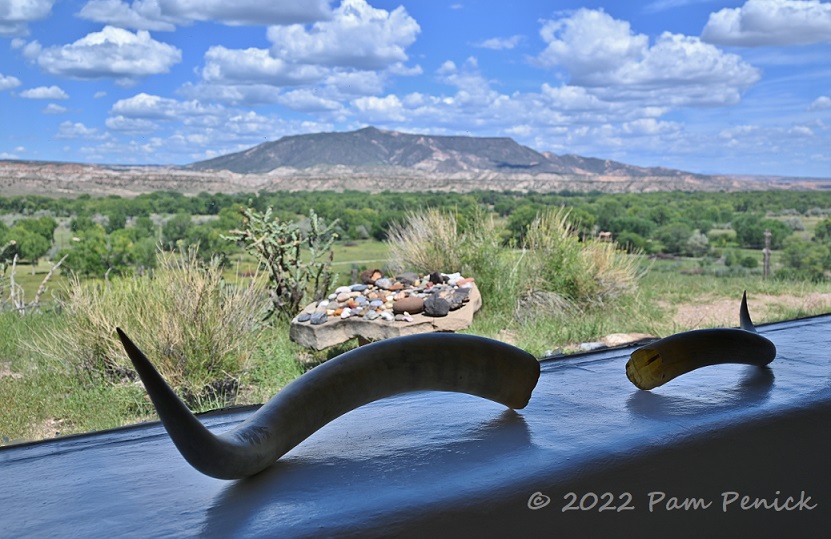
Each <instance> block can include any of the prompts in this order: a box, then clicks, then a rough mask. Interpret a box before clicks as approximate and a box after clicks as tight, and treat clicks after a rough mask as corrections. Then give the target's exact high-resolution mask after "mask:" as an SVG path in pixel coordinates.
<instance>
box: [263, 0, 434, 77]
mask: <svg viewBox="0 0 831 539" xmlns="http://www.w3.org/2000/svg"><path fill="white" fill-rule="evenodd" d="M420 31H421V28H420V27H419V25H418V23H417V22H416V21H415V19H413V18H412V17H410V15H409V14H408V13H407V11H406V10H405V9H404V8H403V7H401V6H399V7H398V8H396V9H394V10H393V11H391V12H390V11H386V10H383V9H376V8H373V7H372V6H370V5H369V4H367V3H366V1H365V0H343V1H342V2H341V5H340V6H339V7H338V8H337V9H335V10H334V12H333V17H332V19H331V20H329V21H323V22H317V23H315V24H314V25H312V27H311V28H309V29H307V28H305V27H304V26H301V25H290V26H271V27H269V29H268V34H267V35H268V39H269V40H270V41H271V42H272V43H273V45H272V47H271V53H272V56H274V57H275V58H279V59H282V60H284V61H286V62H291V63H301V64H315V65H322V66H341V67H352V68H356V69H365V70H372V69H383V68H385V67H388V66H390V65H392V64H395V63H399V62H404V61H406V60H407V59H408V57H407V53H406V51H405V49H406V48H407V47H409V46H410V45H411V44H412V43H413V42H415V39H416V36H417V35H418V33H419V32H420Z"/></svg>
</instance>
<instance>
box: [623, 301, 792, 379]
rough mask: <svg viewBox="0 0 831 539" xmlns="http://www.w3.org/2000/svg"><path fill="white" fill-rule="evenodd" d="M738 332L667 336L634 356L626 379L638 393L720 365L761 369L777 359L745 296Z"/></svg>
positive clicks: (726, 330) (722, 330)
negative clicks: (757, 329)
mask: <svg viewBox="0 0 831 539" xmlns="http://www.w3.org/2000/svg"><path fill="white" fill-rule="evenodd" d="M739 320H740V323H741V329H732V328H714V329H698V330H694V331H686V332H683V333H676V334H675V335H670V336H669V337H665V338H663V339H661V340H659V341H655V342H653V343H650V344H647V345H646V346H643V347H641V348H639V349H637V350H635V351H634V352H632V355H631V356H630V358H629V361H628V362H627V363H626V377H627V378H629V381H630V382H632V383H633V384H635V386H636V387H638V388H639V389H645V390H648V389H655V388H656V387H659V386H662V385H664V384H665V383H667V382H669V381H670V380H672V379H674V378H677V377H679V376H681V375H682V374H686V373H688V372H691V371H694V370H696V369H700V368H701V367H707V366H710V365H720V364H722V363H740V364H745V365H756V366H759V367H764V366H765V365H767V364H768V363H770V362H771V361H773V360H774V358H775V357H776V346H775V345H774V344H773V343H772V342H771V341H769V340H768V339H766V338H765V337H762V336H761V335H759V333H757V332H756V327H755V326H754V325H753V322H752V321H751V319H750V313H749V312H748V310H747V294H746V293H745V294H744V295H742V304H741V307H740V309H739Z"/></svg>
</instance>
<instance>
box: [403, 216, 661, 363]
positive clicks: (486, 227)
mask: <svg viewBox="0 0 831 539" xmlns="http://www.w3.org/2000/svg"><path fill="white" fill-rule="evenodd" d="M568 217H569V216H568V212H567V211H566V210H565V209H563V208H559V209H551V210H547V211H545V212H542V213H540V214H539V215H538V216H537V218H536V219H535V220H534V221H533V222H532V223H531V224H530V226H529V227H528V230H527V231H526V234H525V243H524V244H523V246H522V249H521V250H518V249H515V248H514V247H513V246H511V245H505V244H503V243H502V241H501V240H500V230H499V228H498V227H497V226H496V224H495V222H494V219H493V215H492V214H487V213H485V212H484V211H479V212H475V213H474V214H473V215H472V216H469V217H468V218H467V219H466V220H465V223H466V224H465V226H461V225H460V224H459V222H458V221H457V219H456V217H455V215H454V214H452V213H448V212H443V211H441V210H438V209H428V210H421V211H418V212H412V213H410V214H409V215H407V217H406V219H405V221H404V222H403V223H399V224H397V225H395V226H393V227H392V229H391V231H390V234H389V252H390V259H391V262H390V265H391V267H392V268H394V269H396V270H404V269H408V270H415V271H420V272H425V273H426V272H432V271H436V270H442V271H446V272H450V271H461V272H462V273H463V274H464V275H465V276H472V277H474V278H475V279H476V285H477V286H478V288H479V290H480V292H481V293H482V298H483V302H484V304H483V309H482V313H481V314H480V315H478V316H477V318H476V321H475V324H474V325H475V328H474V329H475V330H476V331H478V332H480V333H482V334H486V335H491V336H496V337H498V336H499V333H500V332H502V331H505V330H508V331H513V332H516V333H518V334H521V335H535V334H540V335H544V336H545V338H547V339H549V348H550V343H551V339H552V338H583V337H585V338H591V337H593V336H596V332H597V331H598V328H599V326H600V325H604V324H603V323H602V320H603V315H609V313H610V312H611V310H612V308H613V307H614V306H615V304H618V303H620V301H621V300H623V299H625V298H631V297H633V296H634V293H635V292H636V290H637V285H638V280H639V279H640V277H641V275H642V270H641V265H640V261H639V259H638V258H637V257H633V256H631V255H626V254H625V253H623V252H621V251H620V250H618V249H617V247H616V245H615V244H613V243H608V242H597V241H591V240H589V241H580V239H579V238H578V237H577V235H576V233H575V230H574V228H573V226H572V225H571V223H570V221H569V218H568ZM631 303H632V302H631V301H630V302H629V304H631ZM629 304H627V305H629ZM600 307H602V310H601V309H600ZM627 308H628V307H627ZM648 310H649V309H646V308H640V311H641V312H646V311H648ZM622 311H623V310H622V309H621V312H622ZM592 313H596V314H597V316H595V315H594V314H592ZM578 315H579V316H578ZM566 317H567V318H568V320H566ZM578 318H582V319H583V320H589V319H592V320H594V322H586V323H583V324H582V325H581V326H580V329H577V330H575V326H576V324H575V320H577V319H578ZM620 318H621V319H622V318H626V316H625V315H621V317H620ZM605 325H608V324H605ZM640 325H646V322H645V321H642V322H641V324H640ZM544 326H548V327H556V328H561V327H562V328H570V329H568V330H567V331H565V332H559V331H558V332H555V333H556V334H554V335H552V333H551V331H550V329H548V330H543V329H542V328H543V327H544ZM592 328H593V329H592ZM532 340H533V339H532ZM528 344H529V346H530V348H529V350H537V349H538V348H541V349H540V353H541V352H542V350H544V349H545V348H542V347H541V346H537V345H536V344H534V343H530V342H529V343H528Z"/></svg>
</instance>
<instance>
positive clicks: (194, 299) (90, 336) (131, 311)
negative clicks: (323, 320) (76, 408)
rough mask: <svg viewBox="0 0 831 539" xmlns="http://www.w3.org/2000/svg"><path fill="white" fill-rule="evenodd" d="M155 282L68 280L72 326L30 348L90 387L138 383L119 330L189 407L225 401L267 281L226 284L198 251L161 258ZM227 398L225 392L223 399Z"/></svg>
mask: <svg viewBox="0 0 831 539" xmlns="http://www.w3.org/2000/svg"><path fill="white" fill-rule="evenodd" d="M157 256H158V269H157V270H156V271H155V272H154V273H153V274H152V275H145V276H132V277H120V278H113V279H111V280H110V281H109V282H107V283H102V282H100V281H86V282H82V281H79V280H78V279H77V278H72V279H70V283H69V286H68V289H67V291H66V296H67V297H66V299H65V300H64V301H63V302H62V308H63V310H64V312H65V313H66V314H68V315H69V316H65V317H64V318H65V320H66V324H65V325H64V326H63V327H62V328H60V329H50V330H48V331H46V332H45V333H42V334H39V335H37V336H36V339H35V341H34V342H33V343H32V346H33V347H34V349H35V350H37V351H38V352H39V353H41V354H43V355H44V356H48V357H51V358H53V359H54V360H56V361H57V362H58V363H59V364H61V365H63V366H64V367H65V368H67V369H68V370H69V371H70V372H73V373H74V374H75V375H76V376H77V377H78V378H79V379H80V380H81V381H82V382H83V383H84V384H86V385H94V384H97V383H100V382H105V383H119V382H121V381H123V380H124V379H133V377H134V376H133V374H132V373H133V370H132V367H131V365H130V362H129V359H128V358H127V357H126V355H125V354H124V351H123V348H122V346H121V343H120V342H119V340H118V337H117V336H116V334H115V327H116V326H119V327H121V328H122V329H124V331H125V332H126V333H127V334H128V335H130V337H131V338H132V339H133V340H134V342H135V343H136V344H137V345H138V346H139V348H141V349H142V350H144V352H145V353H146V354H147V355H148V357H149V358H150V359H151V360H152V361H153V363H154V364H155V365H156V367H157V368H158V369H159V370H160V371H161V373H162V374H163V376H164V377H165V378H166V379H167V380H168V382H169V383H170V384H171V385H172V386H173V387H174V388H175V389H176V390H177V392H179V393H180V394H181V395H182V396H183V397H185V399H186V400H188V401H189V402H190V403H191V404H199V403H201V402H202V401H205V400H211V399H213V400H215V399H216V398H217V397H220V401H224V400H226V399H225V398H222V395H217V388H220V389H226V390H227V389H230V390H231V391H229V392H228V394H226V395H225V397H227V398H228V399H229V400H233V389H234V388H235V385H234V384H235V380H236V378H237V377H238V376H239V374H240V373H241V371H242V369H243V368H244V367H245V365H246V362H247V360H248V354H249V353H250V350H252V349H253V347H254V341H255V337H256V330H257V329H258V328H259V320H260V318H261V316H262V312H263V307H264V305H265V303H266V299H265V298H266V296H265V290H264V286H263V283H262V279H258V278H254V279H251V280H248V281H246V282H243V283H241V284H239V285H237V286H232V285H230V284H228V283H227V282H226V281H225V280H224V279H223V278H222V273H221V268H220V267H219V265H218V264H215V263H211V264H204V263H201V262H200V261H199V259H198V256H197V252H196V249H190V250H189V251H187V252H181V253H164V252H160V253H158V255H157ZM220 393H222V391H220Z"/></svg>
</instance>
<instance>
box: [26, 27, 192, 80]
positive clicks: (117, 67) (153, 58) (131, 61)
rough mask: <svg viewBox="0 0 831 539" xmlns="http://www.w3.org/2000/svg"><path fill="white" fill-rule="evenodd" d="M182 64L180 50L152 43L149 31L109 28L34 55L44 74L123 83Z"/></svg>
mask: <svg viewBox="0 0 831 539" xmlns="http://www.w3.org/2000/svg"><path fill="white" fill-rule="evenodd" d="M30 45H31V44H30ZM27 47H28V45H27ZM181 61H182V51H180V50H179V49H177V48H176V47H174V46H172V45H168V44H167V43H161V42H159V41H156V40H154V39H153V38H151V37H150V34H149V33H148V32H146V31H144V30H139V31H138V32H136V33H135V34H134V33H132V32H130V31H128V30H124V29H121V28H115V27H112V26H106V27H104V29H103V30H101V31H100V32H93V33H91V34H88V35H87V36H85V37H83V38H81V39H79V40H78V41H75V42H74V43H71V44H69V45H63V46H55V47H47V48H45V49H43V50H41V51H39V54H38V55H37V63H38V65H39V66H40V67H41V68H42V69H43V70H44V71H46V72H47V73H51V74H53V75H61V76H69V77H75V78H80V79H96V78H115V79H117V80H118V81H119V82H121V83H123V84H130V83H135V82H136V81H137V79H140V78H143V77H146V76H149V75H158V74H161V73H167V72H168V71H170V68H171V67H172V66H173V65H175V64H177V63H179V62H181Z"/></svg>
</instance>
